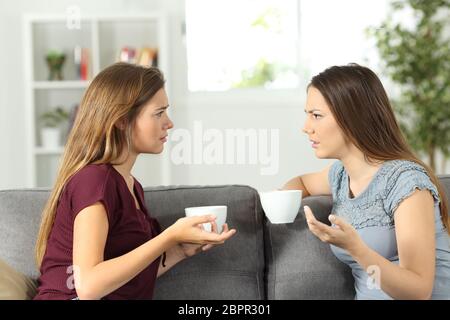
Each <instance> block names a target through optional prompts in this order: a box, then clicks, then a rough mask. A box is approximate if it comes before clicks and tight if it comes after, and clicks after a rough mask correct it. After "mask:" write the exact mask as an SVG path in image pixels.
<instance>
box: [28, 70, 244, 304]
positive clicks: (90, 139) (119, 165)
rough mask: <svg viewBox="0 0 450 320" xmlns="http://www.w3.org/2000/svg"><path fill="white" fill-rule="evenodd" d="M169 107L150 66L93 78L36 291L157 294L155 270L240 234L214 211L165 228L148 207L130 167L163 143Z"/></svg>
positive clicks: (44, 233)
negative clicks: (208, 229)
mask: <svg viewBox="0 0 450 320" xmlns="http://www.w3.org/2000/svg"><path fill="white" fill-rule="evenodd" d="M168 107H169V103H168V98H167V95H166V92H165V90H164V77H163V75H162V73H161V72H160V71H159V70H158V69H157V68H154V67H150V68H145V67H141V66H137V65H132V64H128V63H116V64H114V65H112V66H109V67H107V68H106V69H104V70H103V71H102V72H100V73H99V74H98V75H97V76H96V77H95V79H94V80H93V81H92V83H91V84H90V85H89V87H88V89H87V90H86V93H85V94H84V97H83V100H82V102H81V105H80V107H79V110H78V112H77V114H76V118H75V122H74V124H73V128H72V130H71V131H70V134H69V138H68V141H67V144H66V146H65V149H64V154H63V157H62V162H61V166H60V168H59V172H58V175H57V179H56V183H55V186H54V188H53V190H52V192H51V194H50V198H49V199H48V201H47V204H46V206H45V208H44V211H43V213H42V221H41V226H40V229H39V234H38V238H37V241H36V261H37V264H38V266H39V267H40V271H41V276H40V278H39V289H38V294H37V296H36V297H35V299H37V300H43V299H111V300H112V299H114V300H115V299H151V298H152V296H153V289H154V285H155V280H156V278H157V277H158V276H160V275H162V274H163V273H164V272H166V271H167V270H169V269H170V268H171V267H172V266H174V265H175V264H176V263H178V262H179V261H181V260H183V259H185V258H187V257H190V256H193V255H194V254H196V253H198V252H201V251H205V250H208V249H210V248H212V247H213V246H215V245H219V244H222V243H224V241H226V240H227V239H229V238H230V237H231V236H233V234H234V233H235V232H236V230H234V229H232V230H229V229H228V226H227V224H224V228H223V232H222V233H221V234H217V233H216V232H215V231H217V226H216V223H215V222H214V221H215V217H214V216H211V215H205V216H200V217H186V218H181V219H178V220H177V221H176V222H175V223H174V224H172V225H171V226H169V227H168V228H167V229H165V230H164V231H161V230H160V226H159V224H158V221H157V220H156V219H155V218H152V217H151V215H150V214H149V212H148V211H147V209H146V207H145V201H144V190H143V188H142V186H141V184H140V183H139V182H138V181H137V180H136V179H135V178H134V177H133V176H132V175H131V171H132V169H133V166H134V163H135V162H136V159H137V157H138V156H139V155H140V154H142V153H150V154H159V153H161V152H162V151H163V149H164V143H165V142H166V141H167V134H168V131H169V130H170V129H171V128H172V127H173V123H172V121H171V120H170V118H169V116H168V114H167V108H168ZM202 223H211V224H212V230H213V231H214V232H206V231H205V230H203V229H202V227H201V224H202Z"/></svg>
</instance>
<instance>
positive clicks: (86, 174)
mask: <svg viewBox="0 0 450 320" xmlns="http://www.w3.org/2000/svg"><path fill="white" fill-rule="evenodd" d="M111 172H112V167H111V165H109V164H105V163H102V164H88V165H86V166H84V167H83V168H81V169H80V170H78V171H77V172H76V173H75V174H74V175H73V176H72V177H71V178H70V179H69V181H68V182H67V188H68V189H71V188H76V187H80V186H82V187H86V188H99V187H101V186H105V185H107V184H111V182H113V181H114V179H112V175H111Z"/></svg>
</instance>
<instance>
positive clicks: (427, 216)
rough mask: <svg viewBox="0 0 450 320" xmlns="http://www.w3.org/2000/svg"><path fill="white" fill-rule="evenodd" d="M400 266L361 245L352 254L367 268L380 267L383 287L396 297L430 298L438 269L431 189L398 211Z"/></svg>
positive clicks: (397, 236)
mask: <svg viewBox="0 0 450 320" xmlns="http://www.w3.org/2000/svg"><path fill="white" fill-rule="evenodd" d="M394 218H395V230H396V231H395V234H396V238H397V247H398V255H399V265H398V266H397V265H396V264H393V263H391V262H390V261H389V260H387V259H385V258H384V257H382V256H380V255H379V254H378V253H376V252H375V251H373V250H372V249H370V248H368V247H367V246H365V245H364V246H361V247H360V248H358V249H357V250H356V251H355V252H353V253H351V254H352V256H353V257H354V259H355V260H356V261H357V262H358V263H359V264H360V265H361V267H363V268H364V269H365V270H367V269H368V268H369V267H370V266H377V267H378V268H379V269H378V268H377V269H378V270H379V271H380V280H381V281H380V284H381V289H382V290H383V291H384V292H386V293H387V294H388V295H390V296H391V297H392V298H395V299H429V298H430V297H431V294H432V291H433V284H434V272H435V271H434V270H435V259H436V258H435V225H434V207H433V197H432V195H431V193H430V192H429V191H428V190H422V191H416V192H414V193H413V195H412V196H410V197H408V198H407V199H405V200H403V201H402V203H401V204H400V205H399V207H398V209H397V210H396V211H395V214H394Z"/></svg>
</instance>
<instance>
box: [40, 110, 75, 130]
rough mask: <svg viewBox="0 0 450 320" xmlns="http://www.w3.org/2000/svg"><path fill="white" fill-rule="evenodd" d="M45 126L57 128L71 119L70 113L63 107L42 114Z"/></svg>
mask: <svg viewBox="0 0 450 320" xmlns="http://www.w3.org/2000/svg"><path fill="white" fill-rule="evenodd" d="M41 119H42V122H43V127H46V128H56V127H58V126H59V125H61V124H62V123H64V122H65V121H67V120H68V119H69V113H68V112H67V111H66V110H64V109H63V108H62V107H56V108H55V109H54V110H51V111H47V112H45V113H43V114H42V115H41Z"/></svg>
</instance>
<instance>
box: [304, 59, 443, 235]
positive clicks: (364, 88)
mask: <svg viewBox="0 0 450 320" xmlns="http://www.w3.org/2000/svg"><path fill="white" fill-rule="evenodd" d="M310 86H312V87H314V88H316V89H317V90H319V91H320V93H321V94H322V95H323V97H324V98H325V100H326V102H327V103H328V105H329V107H330V109H331V112H332V113H333V116H334V118H335V119H336V121H337V123H338V125H339V127H340V128H341V129H342V131H343V132H344V135H345V136H346V137H347V138H348V139H349V140H350V141H351V142H352V143H353V144H354V145H355V146H356V147H357V148H358V149H359V150H361V151H362V152H363V154H364V157H365V159H366V161H368V162H374V161H388V160H397V159H399V160H400V159H401V160H409V161H413V162H415V163H417V164H419V165H421V166H422V167H424V168H425V170H426V172H427V174H428V176H429V177H430V179H431V181H432V182H433V183H434V185H435V186H436V187H437V189H438V192H439V197H440V211H441V218H442V222H443V224H444V225H445V227H446V228H447V232H448V233H449V234H450V221H449V217H448V212H447V209H448V200H447V198H446V194H445V189H444V188H443V186H442V184H441V183H440V181H439V179H438V178H437V176H436V175H435V174H434V172H433V170H432V169H431V168H430V167H429V166H427V165H426V164H425V163H423V162H422V161H421V160H420V159H418V157H417V156H416V155H415V154H414V153H413V151H412V150H411V148H410V147H409V145H408V143H407V142H406V139H405V138H404V136H403V134H402V132H401V130H400V127H399V125H398V123H397V120H396V118H395V115H394V112H393V109H392V107H391V104H390V102H389V99H388V96H387V94H386V91H385V90H384V87H383V85H382V84H381V81H380V79H379V78H378V77H377V75H376V74H375V73H374V72H373V71H371V70H370V69H368V68H366V67H363V66H359V65H357V64H350V65H347V66H333V67H331V68H328V69H326V70H325V71H323V72H321V73H319V74H318V75H316V76H315V77H313V78H312V80H311V83H310V84H309V85H308V87H310Z"/></svg>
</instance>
